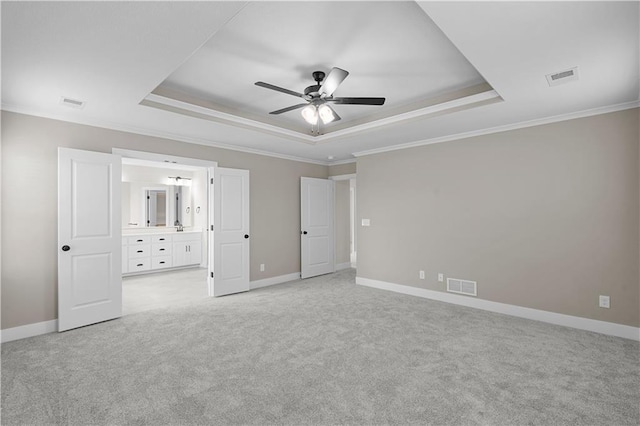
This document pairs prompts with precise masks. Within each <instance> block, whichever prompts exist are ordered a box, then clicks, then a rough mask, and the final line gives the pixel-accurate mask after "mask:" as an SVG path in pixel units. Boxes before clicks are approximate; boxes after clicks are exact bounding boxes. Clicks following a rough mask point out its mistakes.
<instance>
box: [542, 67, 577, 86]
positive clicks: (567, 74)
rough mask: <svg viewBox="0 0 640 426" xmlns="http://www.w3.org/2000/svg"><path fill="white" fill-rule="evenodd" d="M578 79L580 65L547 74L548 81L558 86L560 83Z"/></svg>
mask: <svg viewBox="0 0 640 426" xmlns="http://www.w3.org/2000/svg"><path fill="white" fill-rule="evenodd" d="M577 80H578V67H573V68H569V69H568V70H564V71H560V72H556V73H553V74H547V83H549V86H557V85H558V84H564V83H569V82H571V81H577Z"/></svg>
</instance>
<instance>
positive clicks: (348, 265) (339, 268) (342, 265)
mask: <svg viewBox="0 0 640 426" xmlns="http://www.w3.org/2000/svg"><path fill="white" fill-rule="evenodd" d="M349 268H351V262H344V263H338V264H337V265H336V271H342V270H343V269H349Z"/></svg>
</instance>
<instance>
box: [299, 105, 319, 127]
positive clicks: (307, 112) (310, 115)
mask: <svg viewBox="0 0 640 426" xmlns="http://www.w3.org/2000/svg"><path fill="white" fill-rule="evenodd" d="M301 113H302V118H304V119H305V121H306V122H307V123H309V124H311V125H312V126H315V125H316V124H318V111H317V110H316V106H315V105H311V104H310V105H307V106H306V107H304V108H303V109H302V111H301Z"/></svg>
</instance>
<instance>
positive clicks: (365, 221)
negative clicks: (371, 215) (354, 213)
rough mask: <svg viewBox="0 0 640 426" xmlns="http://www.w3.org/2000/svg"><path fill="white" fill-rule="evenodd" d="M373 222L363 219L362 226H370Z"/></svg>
mask: <svg viewBox="0 0 640 426" xmlns="http://www.w3.org/2000/svg"><path fill="white" fill-rule="evenodd" d="M370 225H371V221H370V220H369V219H362V226H370Z"/></svg>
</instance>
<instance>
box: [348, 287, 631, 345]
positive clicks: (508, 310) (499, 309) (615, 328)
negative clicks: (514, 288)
mask: <svg viewBox="0 0 640 426" xmlns="http://www.w3.org/2000/svg"><path fill="white" fill-rule="evenodd" d="M356 284H360V285H363V286H367V287H373V288H377V289H381V290H389V291H393V292H396V293H402V294H408V295H410V296H417V297H422V298H425V299H432V300H437V301H439V302H446V303H452V304H454V305H461V306H467V307H469V308H476V309H482V310H485V311H490V312H496V313H499V314H504V315H511V316H514V317H520V318H526V319H530V320H535V321H542V322H547V323H550V324H556V325H563V326H565V327H572V328H578V329H580V330H587V331H593V332H596V333H601V334H608V335H610V336H616V337H623V338H625V339H631V340H636V341H640V328H638V327H631V326H629V325H623V324H616V323H612V322H606V321H599V320H594V319H589V318H582V317H576V316H572V315H564V314H558V313H555V312H549V311H542V310H539V309H532V308H525V307H523V306H517V305H508V304H506V303H499V302H492V301H490V300H484V299H476V298H472V297H468V296H460V295H456V294H451V293H444V292H441V291H433V290H427V289H424V288H417V287H411V286H406V285H401V284H394V283H388V282H385V281H378V280H372V279H369V278H363V277H356Z"/></svg>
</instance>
